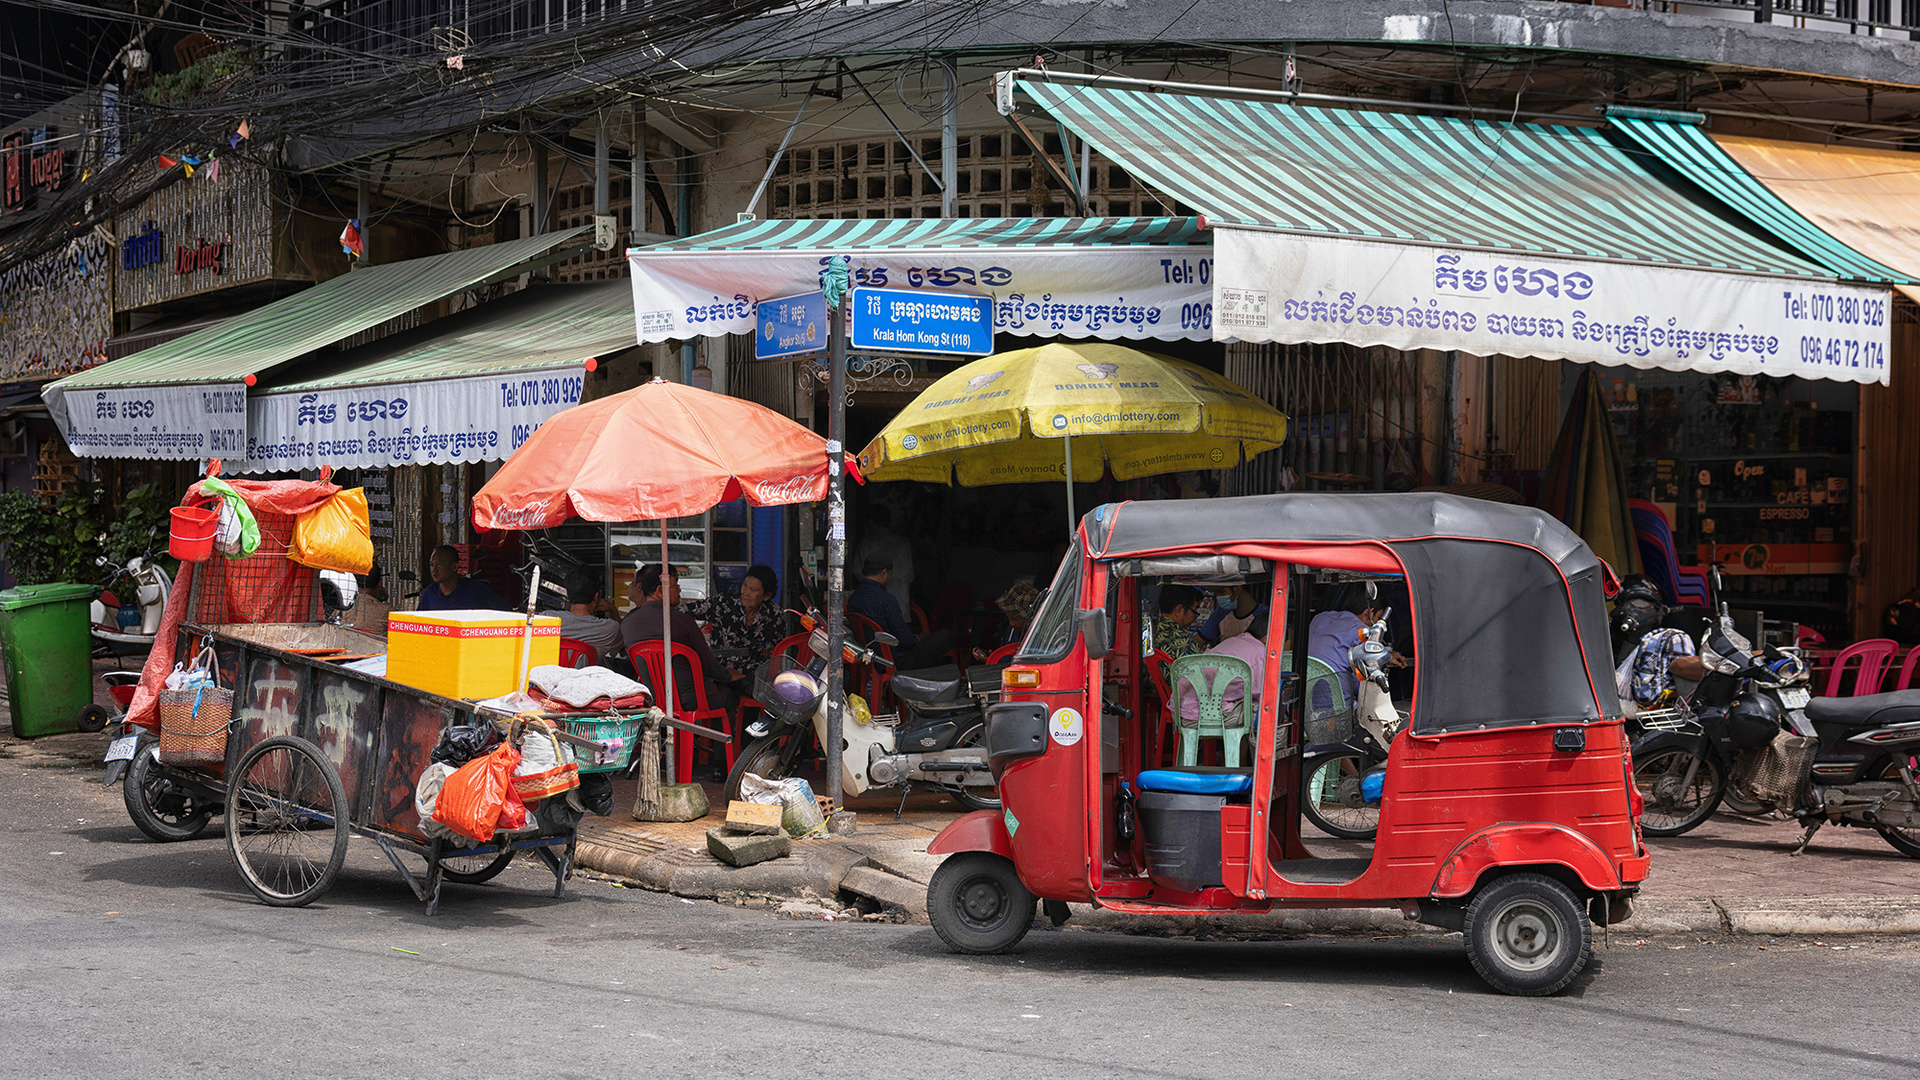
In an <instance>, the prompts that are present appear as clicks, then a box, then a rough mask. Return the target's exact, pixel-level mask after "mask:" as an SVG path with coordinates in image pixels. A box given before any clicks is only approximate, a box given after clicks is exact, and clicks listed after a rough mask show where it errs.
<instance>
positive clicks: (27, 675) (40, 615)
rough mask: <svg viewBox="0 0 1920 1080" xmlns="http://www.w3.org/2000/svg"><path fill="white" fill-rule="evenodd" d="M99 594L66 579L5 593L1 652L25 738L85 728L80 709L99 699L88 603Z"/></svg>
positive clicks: (0, 601) (16, 726) (0, 600)
mask: <svg viewBox="0 0 1920 1080" xmlns="http://www.w3.org/2000/svg"><path fill="white" fill-rule="evenodd" d="M99 595H100V586H98V585H69V584H65V583H61V582H55V583H53V584H50V585H23V586H20V587H19V588H15V589H8V590H6V591H4V592H0V653H4V655H5V659H6V665H7V701H8V703H9V704H10V705H11V706H12V708H13V733H14V735H16V736H18V737H19V738H22V739H37V738H40V737H41V736H42V735H63V734H65V733H67V732H70V731H78V730H80V724H79V720H80V710H81V709H82V708H84V707H86V706H87V705H90V704H92V703H93V634H92V630H91V627H90V625H89V622H90V620H89V619H88V618H87V605H88V604H90V603H92V602H93V600H94V599H95V598H97V597H98V596H99Z"/></svg>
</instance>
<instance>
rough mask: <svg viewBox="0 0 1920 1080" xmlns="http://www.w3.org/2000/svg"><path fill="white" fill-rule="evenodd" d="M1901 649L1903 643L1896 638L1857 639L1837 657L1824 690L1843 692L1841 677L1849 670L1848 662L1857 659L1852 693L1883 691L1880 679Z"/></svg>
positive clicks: (1835, 694) (1831, 694)
mask: <svg viewBox="0 0 1920 1080" xmlns="http://www.w3.org/2000/svg"><path fill="white" fill-rule="evenodd" d="M1899 650H1900V643H1899V642H1897V641H1895V640H1893V639H1892V638H1869V639H1867V640H1866V641H1856V642H1854V643H1853V644H1851V645H1849V646H1847V647H1846V648H1844V649H1842V650H1840V655H1839V656H1836V657H1834V658H1833V669H1832V670H1831V671H1830V672H1828V673H1827V688H1826V690H1825V691H1824V692H1823V693H1824V694H1825V696H1827V697H1839V696H1840V680H1841V679H1842V678H1843V677H1844V676H1845V675H1846V673H1847V664H1848V662H1849V661H1853V660H1858V661H1860V663H1859V665H1858V667H1857V669H1856V670H1855V672H1854V675H1853V695H1852V696H1854V697H1860V696H1861V695H1863V694H1877V693H1879V692H1880V681H1881V680H1882V679H1884V678H1885V677H1886V674H1887V663H1888V662H1889V661H1891V660H1892V659H1893V654H1894V653H1896V652H1898V651H1899Z"/></svg>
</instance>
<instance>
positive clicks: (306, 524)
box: [287, 488, 373, 574]
mask: <svg viewBox="0 0 1920 1080" xmlns="http://www.w3.org/2000/svg"><path fill="white" fill-rule="evenodd" d="M287 557H288V558H291V559H292V560H293V561H294V562H297V563H299V564H301V565H302V566H311V567H313V568H314V569H316V570H339V571H342V572H344V573H348V574H364V573H366V572H367V571H369V570H372V569H373V526H372V524H371V522H370V521H369V520H368V516H367V492H366V489H365V488H348V489H347V490H345V491H342V492H340V493H339V494H337V495H335V496H334V497H333V498H331V499H328V500H327V501H326V502H324V503H321V504H320V505H319V506H317V507H315V508H314V509H312V510H309V511H307V512H306V513H304V514H301V515H300V516H299V517H297V518H295V519H294V523H293V550H292V551H289V552H288V553H287Z"/></svg>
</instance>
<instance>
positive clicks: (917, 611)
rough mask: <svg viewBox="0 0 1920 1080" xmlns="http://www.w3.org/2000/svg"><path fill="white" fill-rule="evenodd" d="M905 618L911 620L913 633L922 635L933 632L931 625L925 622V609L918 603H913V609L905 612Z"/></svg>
mask: <svg viewBox="0 0 1920 1080" xmlns="http://www.w3.org/2000/svg"><path fill="white" fill-rule="evenodd" d="M907 618H909V619H911V620H913V632H914V633H916V634H920V635H923V636H924V635H926V634H931V633H933V625H932V624H931V623H929V622H927V611H926V609H925V608H923V607H921V606H920V605H919V604H915V605H913V610H911V611H909V612H907Z"/></svg>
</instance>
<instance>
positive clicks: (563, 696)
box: [527, 664, 653, 709]
mask: <svg viewBox="0 0 1920 1080" xmlns="http://www.w3.org/2000/svg"><path fill="white" fill-rule="evenodd" d="M527 681H528V682H529V683H530V684H532V687H533V695H534V696H535V697H537V698H539V699H541V700H542V701H545V702H547V703H549V704H556V705H563V706H566V707H568V708H574V709H586V708H612V709H644V708H646V707H647V706H649V705H652V704H653V692H652V691H651V690H648V689H647V685H646V684H645V683H641V682H635V681H634V680H632V679H629V678H627V677H626V676H625V675H622V674H620V673H619V672H617V671H613V670H610V669H608V668H603V667H583V668H569V667H561V666H560V665H558V664H541V665H540V666H538V667H536V668H534V669H533V670H532V671H530V672H528V673H527Z"/></svg>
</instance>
